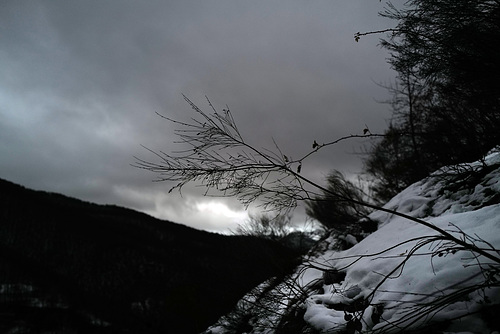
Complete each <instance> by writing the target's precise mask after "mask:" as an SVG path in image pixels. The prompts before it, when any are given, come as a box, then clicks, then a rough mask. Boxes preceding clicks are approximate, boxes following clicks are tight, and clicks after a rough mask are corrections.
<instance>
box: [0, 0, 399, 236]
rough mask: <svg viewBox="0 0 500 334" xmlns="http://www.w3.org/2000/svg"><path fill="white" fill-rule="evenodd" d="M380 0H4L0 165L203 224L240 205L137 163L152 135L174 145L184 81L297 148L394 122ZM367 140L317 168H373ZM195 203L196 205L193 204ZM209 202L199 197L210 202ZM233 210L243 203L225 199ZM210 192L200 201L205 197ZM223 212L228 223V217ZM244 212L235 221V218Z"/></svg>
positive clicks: (335, 152) (183, 109) (254, 136)
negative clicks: (181, 188)
mask: <svg viewBox="0 0 500 334" xmlns="http://www.w3.org/2000/svg"><path fill="white" fill-rule="evenodd" d="M382 8H383V7H382V4H380V3H379V2H378V1H370V2H367V1H362V0H357V1H338V2H331V1H314V2H312V1H272V2H271V1H251V2H250V1H234V0H231V1H229V0H221V1H199V0H198V1H190V0H183V1H148V2H135V1H117V0H110V1H105V2H104V1H97V0H96V1H36V2H35V1H27V2H19V1H6V2H5V1H4V2H3V4H2V6H1V10H0V22H2V23H1V25H0V36H1V38H0V50H1V51H0V86H1V87H2V89H1V90H0V101H1V103H0V117H1V119H0V177H2V178H5V179H8V180H11V181H14V182H17V183H20V184H23V185H25V186H28V187H32V188H36V189H43V190H48V191H56V192H62V193H64V194H67V195H70V196H74V197H78V198H81V199H85V200H89V201H94V202H98V203H110V204H117V205H124V206H128V207H131V208H135V209H138V210H142V211H146V212H148V213H151V214H154V215H156V216H158V217H162V218H170V219H172V220H175V221H178V222H180V223H185V224H189V225H192V226H195V227H197V228H205V229H210V230H223V229H225V228H227V227H228V226H231V227H232V228H234V227H235V225H234V224H235V223H234V221H236V220H237V219H233V218H234V217H233V218H231V217H230V218H227V217H222V216H217V215H214V214H208V213H206V212H205V214H200V209H199V205H198V204H199V203H202V202H204V201H206V200H204V199H203V198H201V197H200V192H199V191H197V190H196V188H195V187H190V188H188V189H187V190H188V192H187V193H185V195H186V196H187V197H186V196H185V197H184V198H182V197H180V196H179V195H178V194H170V195H169V194H166V191H167V190H168V189H169V186H168V185H165V184H161V183H152V182H151V180H152V179H153V178H154V175H149V174H147V173H145V172H144V171H141V170H138V169H135V168H133V167H131V166H130V164H131V163H133V162H134V160H133V156H134V155H136V156H141V157H144V158H147V157H148V155H147V152H145V151H144V150H143V149H142V148H141V146H140V145H141V144H143V145H146V146H148V147H150V148H152V149H157V150H160V149H162V150H165V151H169V150H171V149H172V146H171V145H172V141H173V140H175V137H174V136H173V130H174V128H173V127H172V125H171V124H169V123H168V122H165V121H163V120H161V119H160V118H159V117H158V116H157V115H156V114H155V112H159V113H162V114H165V115H167V116H169V117H173V118H176V119H184V120H185V119H188V118H189V117H190V116H191V114H190V112H191V110H190V108H189V106H188V105H187V104H186V103H185V102H184V100H183V99H182V95H181V94H186V95H187V96H189V97H190V98H191V99H192V100H193V101H194V102H195V103H197V104H199V105H200V106H201V107H206V102H205V98H204V96H205V95H207V96H209V97H210V99H211V100H212V102H213V103H214V104H215V105H216V106H218V107H221V108H222V107H224V106H225V105H226V104H228V105H229V106H230V108H231V110H232V112H233V115H234V117H235V119H236V121H237V122H238V123H239V126H240V130H241V132H242V133H243V135H244V136H246V138H247V139H248V140H249V141H250V142H252V143H254V144H255V145H257V146H259V147H263V146H265V147H269V146H271V145H272V138H274V139H275V140H276V141H277V142H278V143H279V145H280V146H281V148H282V149H283V150H284V151H285V152H288V154H289V155H292V156H294V155H295V156H299V155H301V154H303V153H305V152H307V151H308V150H309V149H310V145H311V143H312V141H313V140H317V141H318V142H326V141H330V140H332V139H335V138H338V137H341V136H344V135H346V134H350V133H360V132H361V131H362V129H363V128H364V126H365V124H366V125H368V126H369V127H370V129H372V131H373V132H375V131H380V130H382V129H383V128H384V127H385V125H386V119H387V117H388V116H389V114H388V112H387V106H385V105H383V104H379V103H377V102H376V101H375V100H377V99H378V100H384V99H386V98H387V92H385V91H384V89H382V88H380V87H378V86H377V85H376V82H387V81H388V80H391V78H392V77H393V73H392V72H391V70H390V69H389V66H388V65H387V64H386V62H385V58H386V57H387V53H386V52H385V51H384V50H381V49H380V48H379V47H378V46H377V43H378V38H377V37H366V38H363V39H362V40H361V41H360V42H359V43H356V42H354V39H353V34H354V33H355V32H357V31H366V30H376V29H381V28H386V27H388V26H390V25H391V24H392V23H391V22H388V21H385V20H384V19H382V18H380V17H378V15H377V12H378V11H380V10H382ZM362 144H363V143H360V142H351V143H347V144H344V145H339V146H338V147H335V148H332V149H331V150H329V151H325V152H324V153H322V154H318V155H317V156H316V157H315V158H314V159H311V160H310V161H309V162H308V163H307V165H306V166H304V167H305V168H307V169H306V171H305V172H307V173H309V174H308V175H310V176H311V177H313V178H317V179H320V178H321V177H322V176H323V175H325V174H326V173H327V172H328V171H329V170H330V169H333V168H336V169H340V170H342V171H345V172H347V173H352V172H356V171H359V170H360V166H361V164H360V157H359V156H356V155H353V154H350V153H352V152H353V151H356V150H359V149H360V145H362ZM193 203H195V204H193ZM196 203H198V204H196ZM220 203H222V202H220ZM224 203H226V205H228V207H229V208H231V209H232V210H234V211H241V210H243V208H242V207H241V206H238V204H236V203H235V202H234V201H224ZM197 205H198V206H197ZM219 218H220V222H218V221H217V219H219ZM231 219H233V220H231Z"/></svg>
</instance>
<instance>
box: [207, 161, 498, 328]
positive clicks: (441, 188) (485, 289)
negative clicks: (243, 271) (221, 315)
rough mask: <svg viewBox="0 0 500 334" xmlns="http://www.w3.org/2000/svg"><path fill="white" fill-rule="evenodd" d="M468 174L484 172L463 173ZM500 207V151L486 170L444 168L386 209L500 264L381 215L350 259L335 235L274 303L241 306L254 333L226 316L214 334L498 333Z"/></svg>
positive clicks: (391, 216) (478, 167)
mask: <svg viewBox="0 0 500 334" xmlns="http://www.w3.org/2000/svg"><path fill="white" fill-rule="evenodd" d="M466 170H469V171H472V170H475V172H474V173H463V172H464V171H466ZM459 172H462V173H459ZM498 203H500V153H498V152H494V153H492V154H490V155H488V156H487V157H486V159H485V160H484V161H482V162H481V163H479V162H478V163H473V164H468V165H464V166H461V167H460V168H458V167H454V168H443V169H442V170H439V171H437V172H436V173H434V174H433V175H432V176H430V177H428V178H426V179H424V180H422V181H420V182H417V183H415V184H413V185H412V186H410V187H408V188H407V189H406V190H404V191H403V192H401V193H400V194H399V195H397V196H396V197H394V198H393V199H392V200H391V201H390V202H389V203H387V204H386V205H385V207H384V208H386V209H390V210H394V211H397V212H401V213H404V214H407V215H409V216H412V217H415V218H419V219H422V220H424V221H426V222H428V223H431V224H433V225H435V226H436V227H438V228H440V229H443V230H445V231H447V232H448V233H450V234H451V235H453V236H454V237H456V238H458V239H459V240H462V241H463V242H465V243H466V244H469V245H471V246H472V247H478V248H480V249H481V250H482V251H485V252H487V253H488V254H491V255H492V257H491V258H486V257H485V256H483V255H480V254H478V253H477V252H473V251H472V252H471V251H470V250H468V249H465V248H466V247H463V245H458V244H457V243H456V242H453V241H452V240H451V241H450V240H449V239H446V238H443V237H442V235H440V234H439V233H438V232H436V231H435V230H432V229H430V228H429V227H426V226H423V225H421V224H418V223H416V222H414V221H410V220H408V219H405V218H402V217H400V216H397V215H394V214H390V213H387V212H382V211H376V212H373V213H372V214H371V215H370V218H371V219H373V220H376V221H378V222H379V229H378V230H377V231H376V232H375V233H373V234H371V235H369V236H368V237H366V238H365V239H363V240H362V241H361V242H359V243H357V244H355V245H353V246H352V247H351V248H349V249H347V250H344V251H338V250H333V249H332V246H331V245H333V244H334V243H335V239H336V238H337V237H338V236H332V237H331V238H330V239H329V240H326V241H324V244H323V245H322V246H323V248H322V249H323V251H321V252H319V253H316V254H314V255H311V256H310V257H309V258H308V259H306V261H305V262H304V263H303V264H302V265H301V266H300V267H299V268H298V270H297V272H296V273H295V274H294V276H292V277H291V278H290V279H289V280H288V281H286V282H284V283H282V284H278V285H276V284H274V285H275V286H276V287H275V288H274V290H273V291H274V292H273V293H271V295H273V298H267V299H268V300H269V301H268V302H262V303H257V306H255V302H256V301H259V299H262V300H265V299H266V298H265V297H263V295H262V294H261V295H258V294H257V296H252V295H249V299H251V301H252V303H246V302H245V301H242V302H241V303H240V312H241V310H246V312H247V315H246V317H243V318H241V319H239V320H238V321H240V322H241V321H244V322H246V323H245V325H246V327H245V326H243V327H241V326H240V327H239V328H240V329H237V328H236V327H234V326H233V327H231V326H228V319H227V318H226V320H224V319H223V320H222V321H221V323H220V324H219V325H215V326H214V327H212V328H211V329H209V331H208V332H210V331H211V332H212V333H236V332H238V331H239V332H251V333H335V332H343V333H354V332H357V331H361V332H382V333H393V332H394V333H397V332H402V331H414V330H417V331H418V330H420V331H422V332H423V333H427V332H430V330H431V329H432V330H433V331H435V332H438V333H440V332H445V333H459V332H460V333H463V332H467V333H469V332H470V333H492V332H493V331H498V330H500V328H499V323H500V319H499V315H500V283H499V282H500V263H499V261H500V253H499V252H498V249H500V204H498ZM347 239H349V238H347ZM495 259H499V260H498V261H497V260H495ZM262 290H263V289H262V288H261V289H260V290H259V291H262ZM267 294H268V295H269V294H270V293H269V292H267ZM280 296H281V297H282V298H281V299H280V300H279V301H278V299H279V297H280ZM273 303H274V306H273ZM259 305H260V306H259ZM262 305H264V307H267V308H273V307H274V310H273V312H269V310H267V312H263V311H258V310H257V307H263V306H262ZM243 313H244V311H243ZM231 319H233V321H234V319H235V317H234V316H233V317H232V318H231ZM242 319H243V320H242ZM224 321H225V322H224ZM229 322H230V321H229ZM224 323H225V324H226V326H220V325H221V324H224ZM240 325H241V323H240ZM276 328H278V329H276Z"/></svg>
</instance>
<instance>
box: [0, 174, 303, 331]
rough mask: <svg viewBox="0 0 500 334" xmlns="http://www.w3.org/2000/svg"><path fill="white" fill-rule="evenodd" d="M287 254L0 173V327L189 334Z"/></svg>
mask: <svg viewBox="0 0 500 334" xmlns="http://www.w3.org/2000/svg"><path fill="white" fill-rule="evenodd" d="M295 258H296V254H294V253H293V252H291V251H290V250H288V249H285V248H283V247H280V246H279V245H277V244H275V243H272V242H270V241H266V240H261V239H257V238H254V237H240V236H223V235H218V234H213V233H209V232H204V231H199V230H195V229H192V228H189V227H186V226H183V225H179V224H175V223H172V222H168V221H162V220H158V219H155V218H153V217H150V216H148V215H146V214H142V213H139V212H136V211H133V210H129V209H125V208H120V207H116V206H102V205H96V204H91V203H87V202H83V201H80V200H76V199H72V198H68V197H65V196H62V195H58V194H53V193H46V192H41V191H33V190H29V189H26V188H23V187H21V186H18V185H16V184H13V183H10V182H8V181H4V180H0V332H2V333H3V332H12V331H15V332H16V333H31V332H39V331H51V332H57V331H60V332H86V333H105V332H113V333H115V332H130V333H161V332H163V333H197V332H201V331H203V330H204V329H205V328H206V327H207V326H208V325H210V324H212V323H213V322H215V320H217V318H218V317H219V316H220V315H222V314H223V313H226V312H228V311H229V310H230V309H231V307H232V306H233V305H234V303H236V301H237V300H238V299H239V297H241V296H242V295H243V294H244V293H245V292H247V291H248V290H250V289H251V288H252V287H254V286H256V285H257V284H258V283H260V282H262V281H263V280H265V279H266V278H268V277H271V276H275V275H280V274H282V273H283V272H284V271H287V270H289V268H291V267H292V266H293V265H294V262H295Z"/></svg>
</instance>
